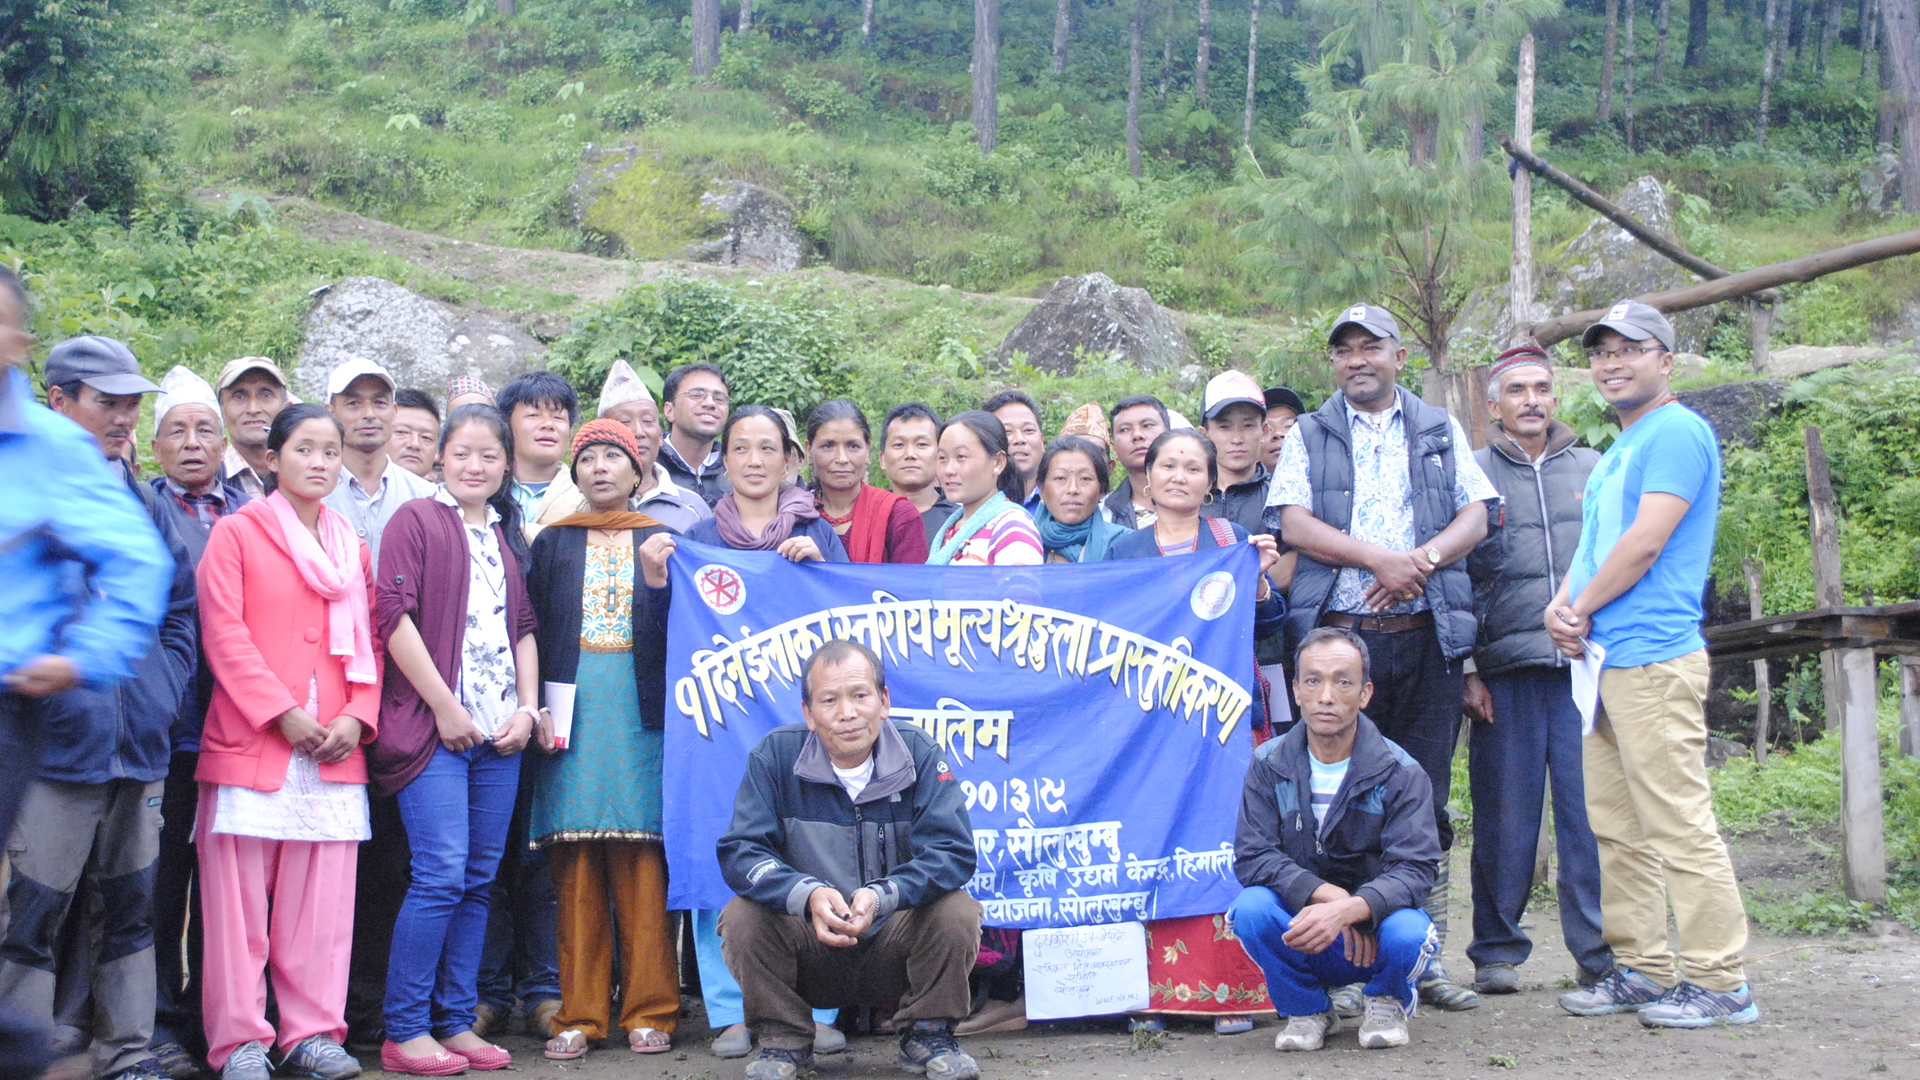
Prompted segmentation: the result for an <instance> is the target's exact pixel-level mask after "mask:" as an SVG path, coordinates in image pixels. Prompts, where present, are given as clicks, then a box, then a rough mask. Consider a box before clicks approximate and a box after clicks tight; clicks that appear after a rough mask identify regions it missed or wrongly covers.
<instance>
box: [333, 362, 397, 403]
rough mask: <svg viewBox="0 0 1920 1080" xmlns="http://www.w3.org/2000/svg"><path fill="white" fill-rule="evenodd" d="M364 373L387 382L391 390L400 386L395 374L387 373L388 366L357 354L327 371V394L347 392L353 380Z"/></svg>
mask: <svg viewBox="0 0 1920 1080" xmlns="http://www.w3.org/2000/svg"><path fill="white" fill-rule="evenodd" d="M363 375H371V376H373V377H374V378H376V379H379V380H380V381H381V382H383V383H386V384H387V389H388V390H389V391H391V390H396V389H398V388H399V384H398V383H396V382H394V381H393V376H392V375H389V374H388V373H387V369H386V368H383V367H381V366H380V365H379V364H376V363H374V362H373V361H371V360H369V359H367V358H366V357H364V356H356V357H354V358H353V359H351V360H348V361H347V362H346V363H344V364H341V365H339V366H338V367H336V368H334V369H333V370H332V371H329V372H327V396H328V397H335V396H337V395H340V394H344V393H346V392H347V387H349V386H352V385H353V380H355V379H358V378H360V377H361V376H363Z"/></svg>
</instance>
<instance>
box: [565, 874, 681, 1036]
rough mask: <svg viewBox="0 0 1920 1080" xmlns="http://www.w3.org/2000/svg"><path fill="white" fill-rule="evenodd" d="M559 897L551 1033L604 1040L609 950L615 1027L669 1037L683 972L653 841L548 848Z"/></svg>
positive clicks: (676, 1020) (677, 1010)
mask: <svg viewBox="0 0 1920 1080" xmlns="http://www.w3.org/2000/svg"><path fill="white" fill-rule="evenodd" d="M547 851H548V856H547V859H548V862H547V865H548V867H549V868H550V869H551V870H552V872H553V887H554V891H555V892H557V893H558V894H559V897H560V917H559V924H560V925H559V930H560V1013H559V1015H557V1016H555V1017H554V1018H553V1031H552V1032H547V1033H546V1034H553V1033H554V1032H560V1031H565V1030H567V1029H568V1028H577V1029H579V1031H580V1032H581V1033H582V1034H583V1035H585V1036H586V1037H587V1041H589V1042H598V1041H600V1040H601V1039H604V1038H606V1037H607V1034H608V1025H609V1021H610V1017H609V1016H608V1007H607V1002H608V1000H609V996H610V995H611V993H612V991H613V952H614V950H615V949H619V950H620V1026H621V1027H623V1028H625V1029H627V1030H628V1031H634V1030H637V1029H639V1028H653V1029H654V1030H655V1031H664V1032H667V1033H668V1034H672V1032H673V1029H674V1026H675V1025H676V1024H678V1023H679V1022H680V971H679V967H678V965H677V964H676V962H675V960H674V951H673V926H672V923H671V922H670V921H669V920H668V918H667V859H666V854H665V851H664V850H663V849H662V848H661V846H660V844H659V843H658V842H657V841H644V840H583V841H578V842H569V843H559V844H555V845H553V846H552V847H550V848H548V849H547Z"/></svg>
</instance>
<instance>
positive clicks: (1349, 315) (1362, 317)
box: [1327, 304, 1400, 345]
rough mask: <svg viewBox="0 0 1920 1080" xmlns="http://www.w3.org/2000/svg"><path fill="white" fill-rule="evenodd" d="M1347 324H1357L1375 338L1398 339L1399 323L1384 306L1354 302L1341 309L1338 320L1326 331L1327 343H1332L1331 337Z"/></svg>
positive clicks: (1335, 335)
mask: <svg viewBox="0 0 1920 1080" xmlns="http://www.w3.org/2000/svg"><path fill="white" fill-rule="evenodd" d="M1349 326H1357V327H1359V328H1360V329H1362V330H1365V331H1366V332H1367V333H1369V334H1372V335H1373V336H1374V337H1377V338H1392V339H1393V340H1395V341H1399V340H1400V324H1399V323H1397V322H1394V321H1393V316H1391V315H1389V314H1387V309H1386V308H1378V307H1374V306H1373V305H1372V304H1354V305H1353V306H1351V307H1349V308H1347V309H1346V310H1344V311H1342V312H1341V313H1340V318H1339V321H1337V322H1335V323H1334V324H1333V329H1332V330H1329V331H1327V344H1329V345H1331V344H1333V339H1334V338H1336V337H1339V336H1340V331H1342V330H1344V329H1346V328H1347V327H1349Z"/></svg>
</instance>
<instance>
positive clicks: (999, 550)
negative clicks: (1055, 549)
mask: <svg viewBox="0 0 1920 1080" xmlns="http://www.w3.org/2000/svg"><path fill="white" fill-rule="evenodd" d="M959 527H960V526H959V522H955V523H954V524H953V525H952V526H950V527H949V529H948V530H946V531H944V532H942V533H941V536H940V540H941V542H942V543H945V542H946V541H948V540H951V539H952V538H953V532H952V530H953V529H957V528H959ZM1046 558H1047V553H1046V549H1045V548H1043V547H1042V546H1041V544H1040V530H1038V529H1036V528H1034V527H1033V518H1032V517H1030V516H1028V514H1027V512H1026V511H1025V510H1023V509H1021V508H1020V507H1018V506H1009V507H1007V508H1006V509H1005V510H1002V511H1001V512H1000V513H998V514H995V515H994V516H993V517H991V518H988V519H987V521H986V523H985V524H983V525H981V526H980V528H979V530H978V531H976V532H975V533H974V534H973V536H972V537H971V538H969V539H968V540H967V541H966V542H965V543H964V544H961V545H960V550H959V551H958V552H956V553H955V554H954V556H953V561H952V562H951V563H950V564H949V565H951V566H1038V565H1040V564H1041V563H1043V562H1045V561H1046Z"/></svg>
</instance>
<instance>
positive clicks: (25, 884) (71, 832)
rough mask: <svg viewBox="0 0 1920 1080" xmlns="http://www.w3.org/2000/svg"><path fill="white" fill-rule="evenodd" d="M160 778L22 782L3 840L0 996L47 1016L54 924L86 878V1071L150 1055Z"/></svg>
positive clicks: (18, 1008) (57, 933)
mask: <svg viewBox="0 0 1920 1080" xmlns="http://www.w3.org/2000/svg"><path fill="white" fill-rule="evenodd" d="M160 791H161V782H160V781H158V780H156V781H153V782H152V783H143V782H141V781H138V780H115V781H111V782H109V783H105V784H63V783H58V782H55V781H50V780H33V781H30V782H29V783H28V785H27V792H26V796H25V798H24V799H23V800H22V803H21V806H20V816H19V818H18V819H17V820H16V821H15V822H14V827H13V835H12V836H11V837H10V838H9V839H8V841H7V854H8V857H9V859H10V860H11V862H12V865H13V875H12V878H11V880H10V881H9V882H8V883H7V906H8V909H9V910H10V912H11V917H10V919H9V920H8V923H7V929H6V934H5V935H4V937H0V1005H4V1007H5V1008H6V1009H7V1010H8V1011H10V1012H15V1013H18V1014H22V1015H25V1016H27V1017H29V1018H31V1019H33V1020H34V1021H36V1022H38V1023H39V1024H41V1025H43V1026H44V1025H47V1024H51V1023H52V1021H53V1010H54V992H55V986H56V982H57V980H56V977H55V971H56V968H57V967H58V966H59V965H58V961H59V956H58V955H57V954H58V943H59V941H60V938H61V929H62V927H63V926H64V925H65V923H66V922H67V919H68V917H69V914H70V913H71V914H72V915H74V916H76V917H78V916H81V915H82V913H80V912H78V911H74V910H73V897H74V893H75V891H76V890H77V889H78V888H79V887H80V882H81V880H82V879H83V878H84V879H85V880H86V882H87V887H88V888H89V889H90V890H91V891H93V893H94V894H95V896H96V897H97V901H96V902H97V903H98V905H99V911H100V915H101V920H102V921H101V924H100V926H99V933H98V937H97V939H93V936H92V935H89V934H85V933H82V934H80V935H76V938H75V939H76V940H79V941H82V942H86V941H89V940H90V939H92V940H93V947H94V949H95V950H96V951H95V953H94V956H93V957H92V961H93V963H92V974H93V979H92V983H93V986H92V989H93V1002H94V1031H93V1046H92V1051H91V1056H92V1065H93V1074H94V1075H95V1076H101V1077H104V1076H112V1075H113V1074H115V1073H118V1072H120V1071H121V1070H123V1069H126V1068H128V1067H130V1066H132V1065H134V1064H136V1063H138V1062H139V1061H141V1060H142V1059H144V1058H145V1057H146V1056H147V1043H148V1041H149V1040H150V1039H151V1038H152V1036H153V1009H154V974H153V870H154V860H155V859H156V858H157V857H158V855H159V851H160Z"/></svg>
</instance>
